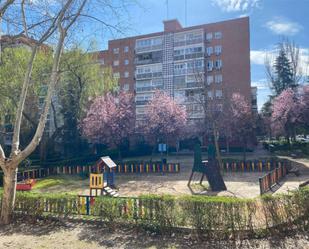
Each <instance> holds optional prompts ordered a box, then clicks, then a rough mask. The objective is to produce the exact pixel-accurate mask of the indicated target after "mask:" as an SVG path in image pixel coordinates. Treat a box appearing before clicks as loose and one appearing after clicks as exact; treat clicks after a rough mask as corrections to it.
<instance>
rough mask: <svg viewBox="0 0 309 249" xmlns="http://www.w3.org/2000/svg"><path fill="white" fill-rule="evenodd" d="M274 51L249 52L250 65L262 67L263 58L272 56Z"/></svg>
mask: <svg viewBox="0 0 309 249" xmlns="http://www.w3.org/2000/svg"><path fill="white" fill-rule="evenodd" d="M273 53H274V51H271V50H269V51H267V50H251V51H250V61H251V64H256V65H264V63H265V58H266V55H267V54H273Z"/></svg>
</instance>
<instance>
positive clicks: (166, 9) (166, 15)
mask: <svg viewBox="0 0 309 249" xmlns="http://www.w3.org/2000/svg"><path fill="white" fill-rule="evenodd" d="M165 3H166V20H168V0H166V2H165Z"/></svg>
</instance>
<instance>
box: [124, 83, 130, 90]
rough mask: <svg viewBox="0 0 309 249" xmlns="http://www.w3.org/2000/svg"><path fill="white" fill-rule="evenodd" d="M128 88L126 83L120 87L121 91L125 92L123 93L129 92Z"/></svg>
mask: <svg viewBox="0 0 309 249" xmlns="http://www.w3.org/2000/svg"><path fill="white" fill-rule="evenodd" d="M129 88H130V86H129V84H128V83H126V84H124V85H123V87H122V89H123V91H125V92H127V91H129Z"/></svg>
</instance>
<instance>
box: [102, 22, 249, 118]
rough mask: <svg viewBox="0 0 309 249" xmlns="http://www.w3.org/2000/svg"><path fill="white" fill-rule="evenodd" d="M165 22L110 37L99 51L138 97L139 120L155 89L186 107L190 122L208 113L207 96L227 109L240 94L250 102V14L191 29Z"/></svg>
mask: <svg viewBox="0 0 309 249" xmlns="http://www.w3.org/2000/svg"><path fill="white" fill-rule="evenodd" d="M163 23H164V31H162V32H158V33H152V34H147V35H141V36H135V37H128V38H124V39H117V40H111V41H109V43H108V49H107V50H105V51H100V52H99V54H98V58H99V61H100V63H101V64H102V65H103V66H110V67H112V69H113V73H114V77H117V78H118V79H119V85H120V88H121V90H124V91H129V92H132V93H133V94H134V95H135V106H136V119H137V121H139V120H143V116H144V114H145V105H146V104H147V102H148V101H149V100H151V98H152V97H153V94H154V92H155V91H156V90H163V91H165V92H166V93H167V94H169V95H170V96H171V97H173V98H174V99H176V100H177V101H179V103H181V104H182V105H184V106H185V107H186V110H187V114H188V118H189V119H191V120H195V119H201V118H203V117H204V110H203V106H202V105H201V102H200V101H199V100H200V99H202V98H204V97H206V98H208V99H209V100H210V101H211V100H213V99H215V100H216V102H217V103H219V105H221V107H222V106H223V105H222V104H223V103H224V101H225V100H229V99H230V98H231V95H232V94H233V93H235V92H238V93H240V94H242V95H244V96H245V98H246V99H247V100H248V102H249V103H251V87H250V34H249V18H248V17H245V18H238V19H233V20H228V21H222V22H217V23H210V24H203V25H198V26H193V27H186V28H183V27H182V26H181V24H180V23H179V22H178V21H177V20H168V21H164V22H163ZM205 86H207V91H206V92H207V93H205ZM201 88H203V89H204V90H202V89H201ZM205 95H206V96H205ZM223 111H224V110H223Z"/></svg>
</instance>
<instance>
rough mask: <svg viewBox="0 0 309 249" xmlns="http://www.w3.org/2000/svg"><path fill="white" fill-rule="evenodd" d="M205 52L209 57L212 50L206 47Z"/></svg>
mask: <svg viewBox="0 0 309 249" xmlns="http://www.w3.org/2000/svg"><path fill="white" fill-rule="evenodd" d="M206 51H207V55H208V56H210V55H211V54H212V53H213V48H212V47H207V48H206Z"/></svg>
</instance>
